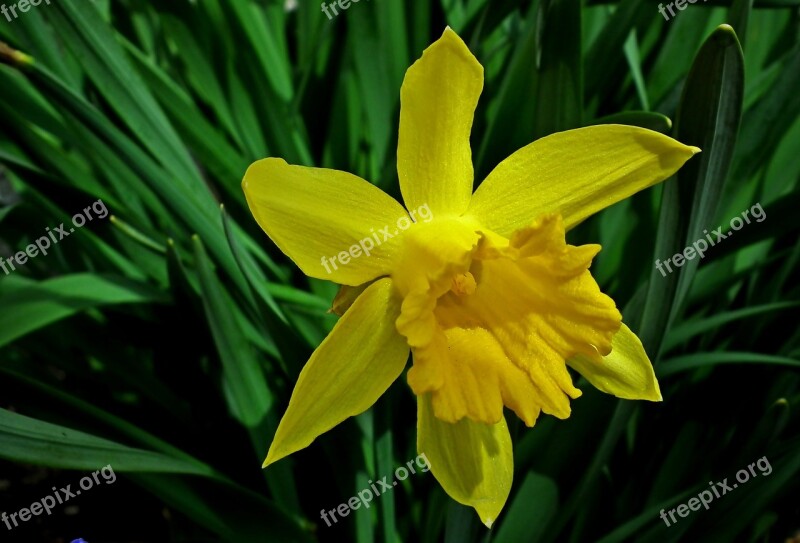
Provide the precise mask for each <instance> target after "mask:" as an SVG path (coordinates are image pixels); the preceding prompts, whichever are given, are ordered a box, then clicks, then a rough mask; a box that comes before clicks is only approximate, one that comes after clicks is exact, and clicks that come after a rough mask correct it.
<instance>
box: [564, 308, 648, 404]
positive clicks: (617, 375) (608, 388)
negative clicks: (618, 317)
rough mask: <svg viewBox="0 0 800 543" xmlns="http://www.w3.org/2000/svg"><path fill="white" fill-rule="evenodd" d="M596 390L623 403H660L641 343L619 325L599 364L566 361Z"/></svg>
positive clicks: (576, 359)
mask: <svg viewBox="0 0 800 543" xmlns="http://www.w3.org/2000/svg"><path fill="white" fill-rule="evenodd" d="M567 363H568V364H569V366H570V367H572V368H573V369H575V370H576V371H578V373H580V374H581V375H583V376H584V377H586V379H587V380H588V381H589V382H590V383H591V384H592V385H594V386H595V387H596V388H597V389H599V390H602V391H603V392H607V393H608V394H613V395H614V396H616V397H618V398H623V399H626V400H650V401H654V402H660V401H661V400H662V398H661V390H659V388H658V380H656V375H655V373H654V372H653V365H652V364H651V363H650V359H649V358H647V353H646V352H645V351H644V347H643V346H642V342H641V341H639V338H638V337H636V334H634V333H633V332H631V330H630V328H628V327H627V326H625V324H624V323H623V324H622V327H621V328H620V329H619V332H617V333H616V334H614V337H613V339H612V340H611V353H610V354H608V355H606V356H604V357H602V362H599V361H595V360H591V359H590V358H589V357H586V356H580V355H579V356H576V357H574V358H571V359H570V360H568V361H567Z"/></svg>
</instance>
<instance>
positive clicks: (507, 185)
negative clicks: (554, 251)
mask: <svg viewBox="0 0 800 543" xmlns="http://www.w3.org/2000/svg"><path fill="white" fill-rule="evenodd" d="M699 151H700V149H698V148H697V147H689V146H686V145H683V144H682V143H680V142H678V141H676V140H674V139H672V138H669V137H667V136H664V135H662V134H659V133H658V132H653V131H652V130H646V129H644V128H638V127H634V126H622V125H598V126H588V127H586V128H578V129H576V130H568V131H566V132H558V133H556V134H552V135H550V136H547V137H545V138H542V139H540V140H537V141H535V142H533V143H531V144H529V145H526V146H525V147H523V148H522V149H520V150H519V151H517V152H515V153H514V154H512V155H511V156H510V157H508V158H506V159H505V160H504V161H503V162H501V163H500V164H499V165H498V166H497V167H496V168H495V169H494V170H493V171H492V172H491V173H490V174H489V176H488V177H487V178H486V180H485V181H484V182H483V183H482V184H481V186H480V187H478V190H477V191H475V194H474V195H473V197H472V201H471V203H470V206H469V211H468V213H469V214H470V215H472V216H474V217H475V218H476V219H477V220H478V221H480V222H481V223H482V224H483V225H484V226H486V227H487V228H489V229H490V230H492V231H494V232H496V233H497V234H500V235H503V236H508V235H510V234H511V232H513V231H514V230H517V229H519V228H522V227H524V226H527V225H528V224H529V223H530V221H531V220H532V219H534V218H535V217H537V216H538V215H541V214H544V213H560V214H561V216H562V217H563V219H564V226H565V227H566V228H567V230H569V229H570V228H572V227H573V226H575V225H576V224H578V223H580V222H581V221H582V220H584V219H585V218H586V217H588V216H590V215H592V214H593V213H596V212H597V211H600V210H601V209H604V208H606V207H608V206H610V205H611V204H614V203H616V202H618V201H620V200H623V199H625V198H627V197H628V196H630V195H632V194H635V193H637V192H639V191H640V190H642V189H645V188H647V187H649V186H651V185H654V184H656V183H658V182H660V181H663V180H664V179H666V178H668V177H669V176H671V175H672V174H673V173H675V172H676V171H677V170H678V169H679V168H680V167H681V166H682V165H683V164H684V162H686V161H687V160H689V158H690V157H691V156H692V155H694V154H695V153H698V152H699Z"/></svg>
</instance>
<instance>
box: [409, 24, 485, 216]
mask: <svg viewBox="0 0 800 543" xmlns="http://www.w3.org/2000/svg"><path fill="white" fill-rule="evenodd" d="M482 89H483V67H482V66H481V65H480V63H479V62H478V61H477V59H476V58H475V57H474V56H473V55H472V53H471V52H470V50H469V49H468V48H467V46H466V44H464V42H463V41H462V40H461V38H459V37H458V35H457V34H456V33H455V32H453V30H451V29H450V28H449V27H448V28H447V29H445V31H444V34H442V37H441V38H439V39H438V40H437V41H436V42H434V43H433V44H432V45H431V46H430V47H428V48H427V49H426V50H425V51H424V52H423V54H422V58H420V59H419V60H418V61H416V62H415V63H414V64H413V65H412V66H411V67H410V68H409V69H408V71H407V72H406V76H405V79H404V80H403V86H402V88H401V89H400V135H399V141H398V144H397V173H398V175H399V177H400V190H401V192H402V193H403V199H404V200H405V204H406V207H407V208H408V209H416V208H417V207H419V206H420V205H425V204H428V206H429V207H430V209H431V211H432V212H433V214H434V215H447V214H455V215H460V214H461V213H463V212H464V210H466V209H467V205H468V204H469V199H470V196H471V195H472V182H473V170H472V151H471V150H470V146H469V135H470V131H471V130H472V118H473V115H474V113H475V106H476V105H477V103H478V97H479V96H480V94H481V90H482Z"/></svg>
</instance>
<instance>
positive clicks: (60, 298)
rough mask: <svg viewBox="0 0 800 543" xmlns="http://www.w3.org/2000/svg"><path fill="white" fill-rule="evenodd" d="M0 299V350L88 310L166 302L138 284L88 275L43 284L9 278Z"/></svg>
mask: <svg viewBox="0 0 800 543" xmlns="http://www.w3.org/2000/svg"><path fill="white" fill-rule="evenodd" d="M0 300H2V302H3V311H0V347H2V346H4V345H7V344H9V343H11V342H12V341H15V340H17V339H19V338H21V337H23V336H25V335H27V334H30V333H32V332H35V331H37V330H40V329H42V328H44V327H46V326H49V325H51V324H53V323H55V322H58V321H60V320H62V319H65V318H67V317H71V316H72V315H75V314H76V313H79V312H81V311H85V310H87V309H91V308H97V307H103V306H111V305H118V304H143V303H159V302H164V301H166V300H165V298H164V296H163V295H162V294H160V293H158V292H157V291H154V290H152V289H151V288H149V287H146V286H144V285H141V284H139V283H135V282H133V281H129V280H127V279H122V278H119V277H111V276H103V275H95V274H90V273H83V274H74V275H68V276H64V277H57V278H55V279H48V280H47V281H42V282H33V281H30V280H26V279H21V278H18V277H9V278H7V279H6V280H5V281H3V282H2V283H0Z"/></svg>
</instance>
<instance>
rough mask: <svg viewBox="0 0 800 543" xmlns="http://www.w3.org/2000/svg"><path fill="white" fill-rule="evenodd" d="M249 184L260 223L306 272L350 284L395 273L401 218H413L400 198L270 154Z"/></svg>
mask: <svg viewBox="0 0 800 543" xmlns="http://www.w3.org/2000/svg"><path fill="white" fill-rule="evenodd" d="M242 187H243V189H244V194H245V196H246V197H247V203H248V205H249V206H250V211H251V212H252V213H253V216H254V217H255V219H256V221H257V222H258V224H259V226H261V228H262V229H263V230H264V232H266V233H267V235H268V236H269V237H270V239H272V241H274V242H275V244H276V245H277V246H278V248H280V250H281V251H283V252H284V253H285V254H286V255H287V256H288V257H289V258H291V259H292V260H293V261H294V262H295V264H297V266H298V267H299V268H300V269H301V270H302V271H303V273H304V274H306V275H308V276H310V277H316V278H318V279H326V280H329V281H334V282H336V283H339V284H343V285H351V286H357V285H360V284H362V283H366V282H368V281H371V280H372V279H375V278H377V277H380V276H383V275H388V273H389V269H390V267H391V266H390V258H391V254H392V252H393V250H394V249H395V248H396V246H397V244H398V240H399V237H400V236H398V235H397V234H398V227H397V225H398V221H406V222H408V223H409V224H410V222H411V221H410V218H409V217H408V213H406V210H405V209H403V206H401V205H400V204H399V203H398V202H397V201H396V200H394V199H393V198H392V197H390V196H389V195H387V194H386V193H384V192H383V191H381V190H380V189H379V188H377V187H376V186H374V185H372V184H370V183H368V182H366V181H364V180H363V179H361V178H359V177H357V176H355V175H352V174H349V173H347V172H342V171H338V170H328V169H323V168H308V167H305V166H294V165H290V164H287V163H286V162H285V161H284V160H282V159H279V158H267V159H264V160H259V161H258V162H256V163H254V164H253V165H251V166H250V168H249V169H248V170H247V173H246V174H245V176H244V181H243V182H242ZM403 224H405V222H403ZM401 227H402V226H401ZM386 234H389V235H390V236H391V237H389V238H386Z"/></svg>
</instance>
